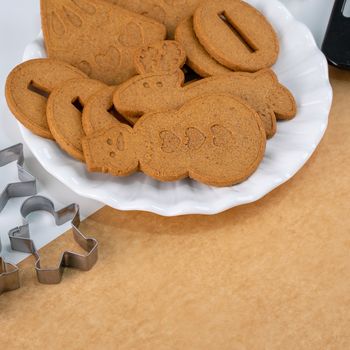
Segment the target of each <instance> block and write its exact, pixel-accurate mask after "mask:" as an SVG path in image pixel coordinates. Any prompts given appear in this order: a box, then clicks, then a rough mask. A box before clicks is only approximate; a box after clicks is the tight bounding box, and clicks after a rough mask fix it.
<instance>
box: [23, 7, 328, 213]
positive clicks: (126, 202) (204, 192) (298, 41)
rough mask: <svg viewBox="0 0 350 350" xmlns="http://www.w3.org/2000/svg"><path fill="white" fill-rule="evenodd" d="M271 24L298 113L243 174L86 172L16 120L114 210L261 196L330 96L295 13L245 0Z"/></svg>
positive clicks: (310, 132)
mask: <svg viewBox="0 0 350 350" xmlns="http://www.w3.org/2000/svg"><path fill="white" fill-rule="evenodd" d="M247 2H248V3H250V4H252V5H253V6H255V7H256V8H258V9H259V10H260V11H261V12H262V13H263V14H264V15H265V16H266V17H267V18H268V19H269V20H270V21H271V23H272V24H273V26H274V28H275V29H276V31H277V33H278V36H279V39H280V46H281V50H280V55H279V59H278V61H277V63H276V64H275V66H274V67H273V70H274V71H275V72H276V73H277V75H278V78H279V80H280V82H281V83H282V84H284V85H285V86H287V87H288V88H289V89H290V90H291V91H292V93H293V94H294V96H295V98H296V101H297V105H298V114H297V116H296V118H295V119H293V120H291V121H288V122H279V123H278V131H277V134H276V136H275V137H274V138H273V139H272V140H269V141H268V143H267V150H266V154H265V157H264V159H263V161H262V163H261V165H260V167H259V168H258V170H257V171H256V172H255V173H254V174H253V175H252V176H251V177H250V178H249V179H248V180H246V181H245V182H243V183H241V184H239V185H236V186H232V187H226V188H214V187H209V186H206V185H202V184H200V183H197V182H195V181H192V180H188V179H187V180H182V181H178V182H175V183H161V182H158V181H155V180H152V179H151V178H149V177H147V176H145V175H144V174H141V173H138V174H134V175H132V176H130V177H127V178H117V177H112V176H108V175H104V174H92V173H88V172H87V171H86V169H85V166H84V164H82V163H80V162H78V161H75V160H73V159H72V158H70V157H69V156H68V155H66V154H65V153H64V152H63V151H61V150H60V149H59V147H58V146H57V145H56V144H55V143H54V142H52V141H49V140H46V139H43V138H41V137H38V136H36V135H34V134H32V133H31V132H30V131H28V130H27V129H25V128H24V127H23V126H21V125H20V129H21V132H22V135H23V137H24V140H25V142H26V143H27V145H28V146H29V148H30V149H31V151H32V152H33V154H34V155H35V157H36V158H37V159H38V160H39V162H40V163H41V164H42V165H43V167H44V168H45V169H46V170H47V171H48V172H49V173H51V174H52V175H53V176H54V177H56V178H57V179H58V180H60V181H61V182H63V183H64V184H65V185H67V186H68V187H69V188H71V189H72V190H73V191H75V192H77V193H78V194H79V195H81V196H85V197H88V198H93V199H95V200H98V201H100V202H102V203H105V204H106V205H109V206H111V207H113V208H116V209H120V210H144V211H150V212H154V213H157V214H160V215H165V216H175V215H182V214H215V213H218V212H221V211H224V210H226V209H229V208H232V207H234V206H237V205H241V204H246V203H250V202H253V201H256V200H258V199H260V198H261V197H263V196H265V195H266V194H267V193H269V192H270V191H272V190H273V189H274V188H276V187H278V186H279V185H281V184H283V183H284V182H286V181H287V180H289V179H290V178H291V177H292V176H293V175H294V174H295V173H296V172H297V171H298V170H299V169H300V168H301V167H302V166H303V165H304V164H305V163H306V161H307V160H308V159H309V157H310V156H311V155H312V153H313V152H314V150H315V148H316V146H317V145H318V144H319V142H320V141H321V139H322V136H323V135H324V132H325V130H326V128H327V123H328V114H329V111H330V107H331V102H332V89H331V86H330V84H329V79H328V66H327V62H326V59H325V57H324V56H323V54H322V53H321V51H320V50H319V49H318V48H317V46H316V44H315V41H314V38H313V36H312V34H311V33H310V31H309V29H308V28H307V27H306V26H305V25H303V24H302V23H300V22H298V21H296V20H295V19H294V18H293V17H292V15H291V14H290V13H289V11H288V10H287V9H286V8H285V7H284V5H282V4H281V3H280V2H279V1H277V0H248V1H247ZM45 56H46V53H45V48H44V42H43V39H42V37H41V36H40V37H39V38H38V39H37V40H36V41H35V42H32V43H31V44H29V45H28V46H27V48H26V51H25V54H24V60H28V59H31V58H38V57H45Z"/></svg>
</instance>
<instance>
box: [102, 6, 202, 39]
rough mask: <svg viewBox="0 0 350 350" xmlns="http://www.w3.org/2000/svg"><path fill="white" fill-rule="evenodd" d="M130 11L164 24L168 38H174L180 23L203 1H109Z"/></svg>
mask: <svg viewBox="0 0 350 350" xmlns="http://www.w3.org/2000/svg"><path fill="white" fill-rule="evenodd" d="M109 1H110V2H113V3H115V4H117V5H119V6H122V7H124V8H126V9H128V10H130V11H133V12H136V13H139V14H142V15H144V16H147V17H150V18H153V19H155V20H157V21H158V22H160V23H164V24H165V26H166V28H167V32H168V38H169V39H172V38H174V32H175V28H176V27H177V25H178V23H179V22H180V21H181V20H182V19H184V18H186V17H189V16H192V14H193V12H194V10H195V9H196V8H197V6H198V5H199V4H200V3H201V2H203V0H109Z"/></svg>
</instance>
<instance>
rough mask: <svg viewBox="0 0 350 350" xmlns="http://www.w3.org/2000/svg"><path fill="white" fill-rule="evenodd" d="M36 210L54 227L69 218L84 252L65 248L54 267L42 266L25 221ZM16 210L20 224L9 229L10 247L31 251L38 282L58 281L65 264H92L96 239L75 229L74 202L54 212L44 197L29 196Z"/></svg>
mask: <svg viewBox="0 0 350 350" xmlns="http://www.w3.org/2000/svg"><path fill="white" fill-rule="evenodd" d="M36 211H46V212H48V213H50V214H51V215H52V216H53V217H54V219H55V222H56V225H58V226H60V225H63V224H64V223H66V222H68V221H71V223H72V231H73V237H74V239H75V241H76V242H77V243H78V244H79V246H80V247H81V248H83V249H84V250H85V251H86V252H87V254H85V255H82V254H78V253H74V252H71V251H65V252H63V253H62V256H61V259H60V263H59V265H58V266H56V267H50V268H42V267H41V259H40V254H39V252H38V250H37V249H36V247H35V244H34V241H33V240H32V239H31V237H30V228H29V223H28V221H27V217H28V215H29V214H31V213H33V212H36ZM20 212H21V215H22V218H23V220H24V225H23V226H20V227H16V228H14V229H12V230H10V232H9V238H10V242H11V248H12V249H13V250H15V251H19V252H23V253H29V254H32V255H33V256H34V257H35V270H36V272H37V278H38V281H39V282H40V283H43V284H58V283H60V282H61V280H62V275H63V272H64V268H65V267H70V268H76V269H79V270H82V271H88V270H90V269H91V268H92V267H93V266H94V265H95V263H96V261H97V258H98V242H97V240H96V239H94V238H89V237H85V236H84V235H83V233H82V232H81V231H80V230H79V225H80V212H79V205H78V204H71V205H69V206H67V207H65V208H63V209H60V210H58V211H56V209H55V206H54V204H53V203H52V202H51V201H50V200H49V199H48V198H46V197H43V196H33V197H30V198H28V199H26V200H25V201H24V202H23V204H22V207H21V210H20Z"/></svg>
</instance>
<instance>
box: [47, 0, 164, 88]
mask: <svg viewBox="0 0 350 350" xmlns="http://www.w3.org/2000/svg"><path fill="white" fill-rule="evenodd" d="M41 17H42V28H43V33H44V38H45V46H46V49H47V53H48V56H49V57H52V58H57V59H60V60H63V61H65V62H68V63H70V64H72V65H73V66H75V67H78V68H79V69H81V70H82V71H84V72H85V73H86V74H87V75H88V76H89V77H90V78H92V79H97V80H100V81H103V82H105V83H107V84H109V85H115V84H118V83H120V82H123V81H125V80H127V79H128V78H130V77H132V76H133V75H135V74H136V71H135V68H134V66H133V57H134V53H135V50H137V49H138V48H139V47H142V46H144V45H148V44H150V43H152V42H154V41H159V40H162V39H164V38H165V36H166V29H165V27H164V25H162V24H161V23H159V22H157V21H155V20H153V19H151V18H148V17H145V16H142V15H139V14H137V13H134V12H131V11H128V10H126V9H124V8H122V7H119V6H117V5H114V4H111V3H108V2H106V1H101V0H60V1H57V0H41Z"/></svg>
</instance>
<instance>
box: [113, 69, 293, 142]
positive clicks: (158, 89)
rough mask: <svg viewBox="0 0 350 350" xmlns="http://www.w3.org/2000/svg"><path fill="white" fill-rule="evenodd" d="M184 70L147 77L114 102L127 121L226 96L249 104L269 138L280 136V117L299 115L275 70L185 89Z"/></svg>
mask: <svg viewBox="0 0 350 350" xmlns="http://www.w3.org/2000/svg"><path fill="white" fill-rule="evenodd" d="M183 80H184V75H183V73H182V71H181V70H178V71H177V72H175V73H173V74H145V75H139V76H136V77H134V78H131V79H130V80H128V81H127V82H125V83H123V84H121V85H120V86H119V87H118V88H117V90H116V92H115V94H114V98H113V102H114V105H115V106H116V108H117V110H118V111H119V112H120V113H121V114H122V115H123V116H126V117H140V116H142V115H143V114H146V113H150V112H157V111H166V110H170V109H178V108H179V107H181V106H182V105H184V104H185V103H186V102H187V101H189V100H192V99H193V98H195V97H199V96H202V95H206V94H214V93H225V94H231V95H233V96H238V97H239V98H241V99H243V100H245V101H246V102H247V103H248V104H249V105H250V106H251V107H253V108H254V109H255V110H256V111H257V112H258V114H259V116H260V118H261V120H262V122H263V125H264V128H265V131H266V136H267V137H268V138H270V137H272V136H273V135H274V134H275V132H276V117H278V118H279V119H291V118H293V117H294V116H295V114H296V104H295V100H294V98H293V96H292V94H291V93H290V92H289V91H288V90H287V89H286V88H285V87H284V86H282V85H281V84H279V82H278V80H277V77H276V75H275V74H274V73H273V71H272V70H269V69H266V70H262V71H259V72H256V73H242V72H232V73H229V74H225V75H220V76H214V77H209V78H205V79H202V80H199V81H196V82H194V83H188V84H186V85H183Z"/></svg>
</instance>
